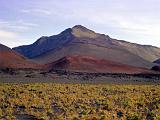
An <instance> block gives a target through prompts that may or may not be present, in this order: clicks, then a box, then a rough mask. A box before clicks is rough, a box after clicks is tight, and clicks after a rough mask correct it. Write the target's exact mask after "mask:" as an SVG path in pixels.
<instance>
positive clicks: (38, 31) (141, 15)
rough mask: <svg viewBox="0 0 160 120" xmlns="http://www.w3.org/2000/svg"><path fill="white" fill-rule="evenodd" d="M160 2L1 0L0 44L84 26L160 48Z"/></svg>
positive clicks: (15, 43) (18, 42)
mask: <svg viewBox="0 0 160 120" xmlns="http://www.w3.org/2000/svg"><path fill="white" fill-rule="evenodd" d="M159 6H160V1H159V0H152V1H151V0H141V1H138V2H137V1H130V0H123V1H120V0H101V1H96V0H87V1H85V0H81V1H74V0H68V1H65V0H61V1H58V0H47V1H44V0H34V1H33V0H27V1H26V0H1V1H0V14H1V16H0V43H2V44H4V45H7V46H9V47H16V46H19V45H26V44H31V43H33V42H35V41H36V40H37V39H38V38H40V37H41V36H51V35H55V34H58V33H60V32H62V31H63V30H65V29H66V28H71V27H73V26H75V25H83V26H85V27H87V28H89V29H91V30H93V31H95V32H98V33H103V34H106V35H109V36H110V37H112V38H116V39H119V40H126V41H129V42H133V43H139V44H143V45H153V46H157V47H160V40H159V38H160V34H159V32H158V31H160V22H159V21H160V13H159V12H158V11H160V8H159Z"/></svg>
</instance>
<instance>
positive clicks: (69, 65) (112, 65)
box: [51, 56, 152, 74]
mask: <svg viewBox="0 0 160 120" xmlns="http://www.w3.org/2000/svg"><path fill="white" fill-rule="evenodd" d="M51 66H52V67H51V68H52V69H56V70H68V71H77V72H98V73H128V74H135V73H152V72H151V71H150V70H147V69H144V68H138V67H132V66H128V65H124V64H121V63H118V62H113V61H109V60H103V59H97V58H92V57H88V56H66V57H64V58H62V59H60V60H58V61H56V62H54V63H52V65H51Z"/></svg>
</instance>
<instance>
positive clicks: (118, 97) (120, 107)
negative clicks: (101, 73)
mask: <svg viewBox="0 0 160 120" xmlns="http://www.w3.org/2000/svg"><path fill="white" fill-rule="evenodd" d="M26 116H27V117H30V119H31V118H37V119H44V120H49V119H51V120H52V119H58V120H59V119H60V120H64V119H66V120H80V119H82V120H83V119H84V120H86V119H88V120H91V119H94V120H146V119H148V120H154V119H155V120H160V86H158V85H100V84H99V85H89V84H47V83H34V84H0V119H2V118H6V119H12V120H14V119H17V118H19V119H22V118H23V117H24V118H25V117H26ZM24 118H23V119H24Z"/></svg>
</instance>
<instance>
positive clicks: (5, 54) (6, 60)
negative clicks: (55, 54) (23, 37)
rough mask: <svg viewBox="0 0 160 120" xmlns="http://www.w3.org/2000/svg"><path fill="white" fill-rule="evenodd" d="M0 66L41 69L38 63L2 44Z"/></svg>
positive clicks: (0, 47)
mask: <svg viewBox="0 0 160 120" xmlns="http://www.w3.org/2000/svg"><path fill="white" fill-rule="evenodd" d="M0 68H16V69H21V68H31V69H41V67H40V65H38V64H35V63H32V62H31V61H29V60H27V59H26V58H25V57H23V56H22V55H20V54H18V53H16V52H15V51H14V50H12V49H10V48H8V47H7V46H4V45H2V44H0Z"/></svg>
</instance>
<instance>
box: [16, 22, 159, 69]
mask: <svg viewBox="0 0 160 120" xmlns="http://www.w3.org/2000/svg"><path fill="white" fill-rule="evenodd" d="M14 50H16V51H17V52H19V53H20V54H22V55H24V56H26V57H29V58H32V59H33V60H34V61H36V62H38V63H42V64H46V63H50V62H53V61H56V60H58V59H60V58H62V57H65V56H68V55H82V56H91V57H96V58H99V59H107V60H111V61H116V62H120V63H123V64H128V65H132V66H139V67H147V68H150V67H152V66H153V65H154V64H153V63H152V62H153V61H154V60H156V59H158V58H160V49H159V48H156V47H153V46H143V45H138V44H133V43H129V42H125V41H118V40H115V39H112V38H110V37H109V36H107V35H104V34H99V33H95V32H94V31H92V30H89V29H87V28H85V27H83V26H81V25H77V26H74V27H73V28H69V29H66V30H65V31H63V32H62V33H60V34H58V35H54V36H50V37H41V38H40V39H38V40H37V41H36V42H35V43H33V44H31V45H27V46H20V47H16V48H14Z"/></svg>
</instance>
